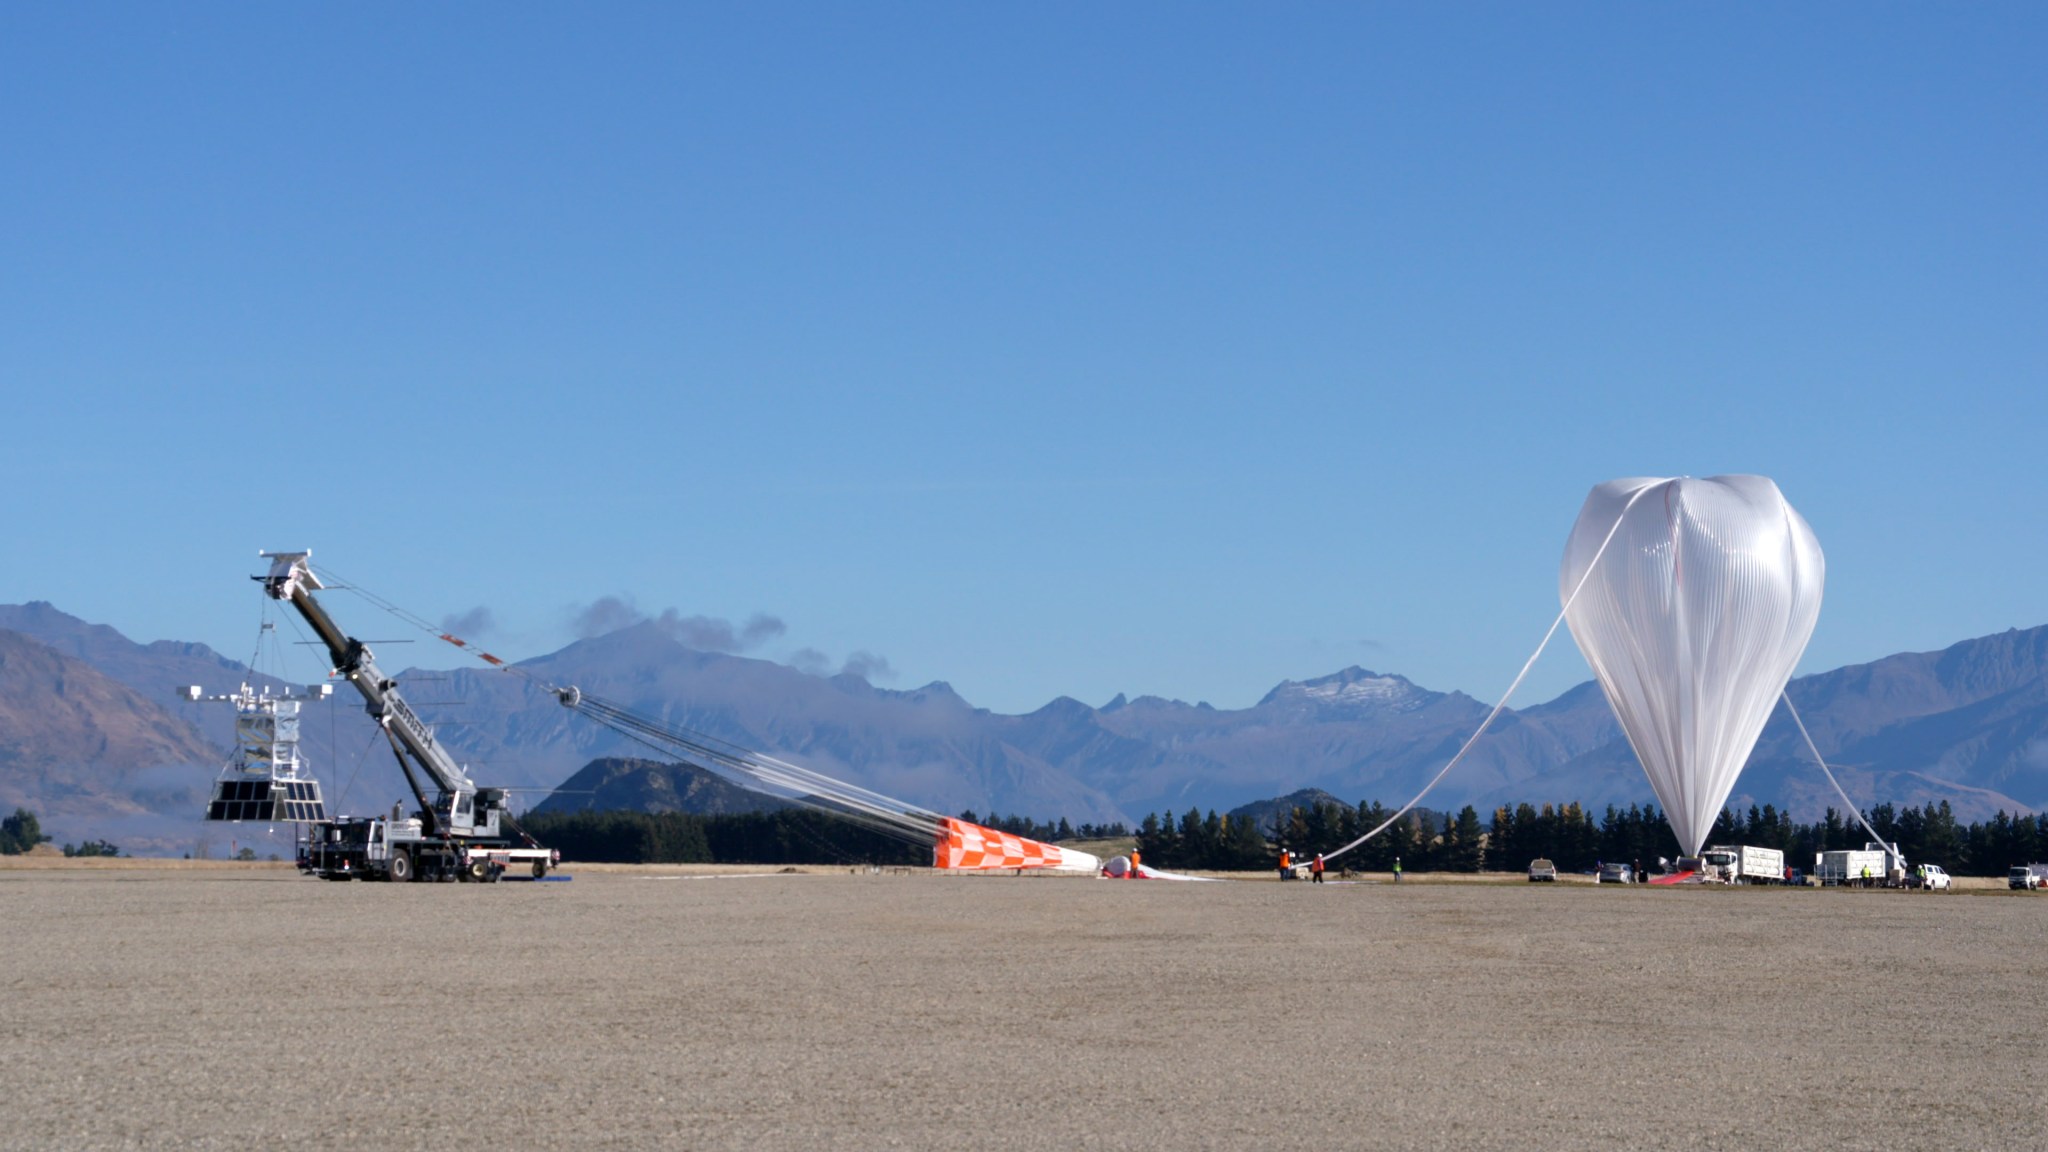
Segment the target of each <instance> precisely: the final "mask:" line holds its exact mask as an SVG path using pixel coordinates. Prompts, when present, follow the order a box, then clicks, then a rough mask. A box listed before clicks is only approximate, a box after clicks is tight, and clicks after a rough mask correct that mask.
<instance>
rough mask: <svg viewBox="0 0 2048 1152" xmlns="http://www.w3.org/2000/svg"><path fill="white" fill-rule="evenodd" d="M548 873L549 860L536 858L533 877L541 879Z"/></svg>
mask: <svg viewBox="0 0 2048 1152" xmlns="http://www.w3.org/2000/svg"><path fill="white" fill-rule="evenodd" d="M547 874H548V862H547V861H545V860H535V861H534V862H533V878H534V879H535V880H539V879H541V878H542V877H544V876H546V875H547Z"/></svg>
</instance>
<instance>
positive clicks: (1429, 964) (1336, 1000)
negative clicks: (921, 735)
mask: <svg viewBox="0 0 2048 1152" xmlns="http://www.w3.org/2000/svg"><path fill="white" fill-rule="evenodd" d="M666 874H668V873H664V872H662V871H661V870H643V871H637V872H636V871H631V870H624V871H619V870H614V871H597V870H584V871H582V872H580V873H578V874H577V875H576V878H575V880H574V881H573V882H571V883H550V884H530V883H528V884H510V883H507V884H500V885H495V886H487V887H478V886H472V885H408V886H403V887H400V886H392V885H370V884H360V883H358V884H322V883H319V882H317V881H313V880H307V879H302V878H300V877H298V876H296V875H294V874H292V873H290V872H289V871H284V870H279V869H250V870H241V871H236V870H189V869H188V870H176V869H161V870H147V869H136V870H119V869H111V868H101V869H91V870H87V869H77V870H68V869H50V870H7V871H0V911H4V914H5V925H6V931H5V933H4V934H0V1148H8V1149H13V1148H22V1149H29V1148H34V1149H45V1148H67V1149H88V1148H283V1147H290V1148H295V1149H322V1148H379V1149H385V1148H391V1149H410V1148H420V1149H429V1148H431V1149H453V1148H471V1149H524V1148H641V1147H676V1148H736V1149H737V1148H745V1149H780V1148H791V1149H805V1150H815V1149H819V1148H883V1147H907V1148H956V1147H962V1146H971V1147H973V1148H975V1149H977V1150H984V1149H986V1150H998V1149H1010V1148H1017V1149H1027V1148H1028V1149H1034V1150H1042V1149H1058V1148H1063V1147H1073V1148H1088V1149H1166V1148H1174V1147H1188V1148H1253V1147H1277V1148H1284V1149H1288V1150H1289V1152H1292V1150H1297V1149H1300V1150H1310V1149H1326V1148H1398V1149H1411V1148H1414V1149H1420V1148H1472V1147H1478V1146H1481V1145H1487V1146H1492V1147H1496V1148H1516V1149H1520V1148H1588V1147H1612V1148H1652V1147H1654V1148H1657V1149H1659V1150H1660V1152H1663V1150H1673V1149H1692V1148H1727V1149H1801V1148H1845V1147H1858V1146H1869V1147H1878V1148H1884V1149H1887V1150H1888V1152H1899V1150H1905V1149H1918V1148H1940V1149H1956V1148H2027V1147H2032V1148H2039V1147H2048V1093H2044V1091H2043V1088H2042V1084H2043V1081H2042V1074H2043V1069H2044V1068H2048V1060H2044V1057H2048V1050H2044V1049H2048V1044H2044V1040H2043V1035H2044V1033H2043V1026H2042V1025H2043V1020H2044V1011H2043V1010H2044V1006H2048V1005H2044V1000H2048V948H2044V947H2043V945H2044V942H2048V896H2029V895H2027V894H2023V893H2014V894H2010V895H2007V894H2004V893H1998V892H1984V893H1974V892H1973V893H1966V894H1958V895H1951V896H1939V895H1924V894H1906V893H1888V892H1867V893H1866V892H1841V891H1818V890H1797V891H1783V890H1780V891H1772V890H1757V891H1748V890H1743V891H1709V890H1700V889H1686V890H1668V889H1657V890H1647V889H1618V888H1607V889H1601V888H1595V887H1592V886H1589V885H1583V884H1560V885H1556V886H1531V885H1526V884H1480V883H1475V884H1441V883H1437V884H1432V883H1413V882H1411V883H1407V884H1403V885H1400V886H1394V885H1391V884H1385V883H1361V884H1344V885H1339V884H1330V885H1323V886H1320V887H1318V886H1315V885H1309V884H1286V885H1282V884H1278V883H1274V882H1270V881H1265V882H1250V883H1236V884H1171V883H1135V882H1122V883H1119V882H1113V881H1090V880H1077V879H1061V878H1052V877H1026V878H1022V879H1015V878H1010V877H941V876H935V875H931V874H928V873H922V872H914V873H909V874H890V875H860V876H854V875H846V874H807V875H753V876H749V877H747V878H742V879H712V878H705V877H703V876H702V874H701V873H700V874H698V875H697V876H695V877H693V878H687V879H658V878H656V877H658V876H661V875H666Z"/></svg>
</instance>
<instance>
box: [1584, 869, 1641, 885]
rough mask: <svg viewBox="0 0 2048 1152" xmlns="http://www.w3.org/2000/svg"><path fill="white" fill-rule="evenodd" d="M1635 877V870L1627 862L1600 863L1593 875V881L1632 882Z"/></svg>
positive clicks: (1597, 882)
mask: <svg viewBox="0 0 2048 1152" xmlns="http://www.w3.org/2000/svg"><path fill="white" fill-rule="evenodd" d="M1635 879H1636V870H1635V869H1634V868H1632V867H1630V866H1629V865H1627V864H1602V865H1601V866H1600V871H1599V873H1598V874H1597V875H1595V876H1594V877H1593V883H1595V884H1633V883H1635Z"/></svg>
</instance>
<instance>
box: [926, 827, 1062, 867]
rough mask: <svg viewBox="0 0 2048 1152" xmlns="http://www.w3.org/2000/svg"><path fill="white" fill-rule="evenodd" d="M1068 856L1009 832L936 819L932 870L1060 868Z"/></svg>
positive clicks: (1051, 846)
mask: <svg viewBox="0 0 2048 1152" xmlns="http://www.w3.org/2000/svg"><path fill="white" fill-rule="evenodd" d="M1066 856H1067V854H1066V853H1064V852H1062V851H1061V850H1060V848H1059V846H1058V845H1056V844H1041V843H1039V842H1038V841H1036V840H1026V839H1025V838H1024V837H1022V836H1013V835H1011V834H1010V833H1008V832H998V831H996V830H995V829H993V828H983V827H982V826H981V825H979V824H969V823H968V822H967V821H965V820H955V819H954V818H953V817H951V816H941V817H939V836H938V843H937V844H936V845H935V847H934V850H933V852H932V867H934V868H958V869H965V870H970V871H972V870H980V871H991V872H992V871H997V870H1000V869H1006V868H1061V869H1064V868H1065V867H1066V865H1067V860H1066Z"/></svg>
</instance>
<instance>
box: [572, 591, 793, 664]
mask: <svg viewBox="0 0 2048 1152" xmlns="http://www.w3.org/2000/svg"><path fill="white" fill-rule="evenodd" d="M636 624H652V625H653V626H654V627H656V628H658V629H660V630H661V631H663V632H665V633H667V634H668V635H669V636H671V637H674V639H675V641H676V643H678V644H681V645H683V646H684V647H686V648H695V649H698V650H699V651H703V652H745V651H748V650H750V649H753V648H758V647H760V646H761V645H762V644H765V643H767V642H768V641H770V640H773V639H775V638H776V637H778V636H781V635H782V634H783V633H785V632H787V631H789V626H788V625H786V624H784V623H783V622H782V620H781V618H780V617H776V616H771V615H769V614H768V613H766V612H756V613H754V614H753V615H752V616H750V617H748V618H747V620H746V622H745V623H744V624H734V623H733V622H732V621H730V620H727V619H724V618H722V617H718V616H699V615H690V616H685V615H684V614H683V613H682V612H680V611H678V610H677V609H674V608H664V609H662V610H661V611H660V612H659V613H656V614H654V615H649V614H647V613H645V612H642V611H641V610H640V608H639V607H638V606H637V605H635V604H634V603H633V601H632V599H631V598H630V597H627V596H601V597H599V598H598V599H597V600H595V601H593V602H592V603H590V604H586V605H584V606H583V607H582V608H579V609H577V611H576V614H575V621H574V627H575V630H576V635H578V636H579V637H582V638H583V639H586V640H587V639H589V638H591V637H593V636H603V635H605V634H607V633H610V632H617V631H618V630H619V629H621V628H631V627H633V626H634V625H636Z"/></svg>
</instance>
